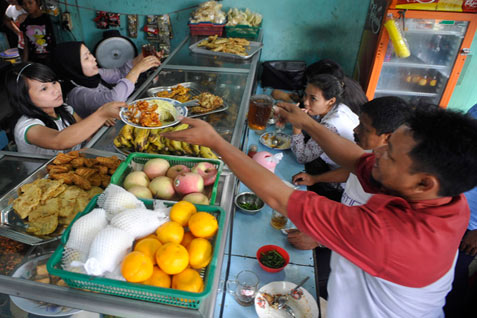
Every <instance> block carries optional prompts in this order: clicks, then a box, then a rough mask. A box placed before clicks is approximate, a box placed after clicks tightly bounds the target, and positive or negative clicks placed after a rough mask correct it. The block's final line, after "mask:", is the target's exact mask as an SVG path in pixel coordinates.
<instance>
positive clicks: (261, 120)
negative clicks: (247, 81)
mask: <svg viewBox="0 0 477 318" xmlns="http://www.w3.org/2000/svg"><path fill="white" fill-rule="evenodd" d="M272 107H273V98H271V97H270V96H268V95H253V96H252V97H250V107H249V109H248V127H250V129H253V130H255V132H256V133H261V132H263V131H264V130H265V128H267V121H268V119H269V118H270V114H271V112H272Z"/></svg>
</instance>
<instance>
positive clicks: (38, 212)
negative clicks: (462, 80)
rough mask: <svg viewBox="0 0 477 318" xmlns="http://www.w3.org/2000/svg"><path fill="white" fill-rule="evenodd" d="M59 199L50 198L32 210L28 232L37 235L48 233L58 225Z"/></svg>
mask: <svg viewBox="0 0 477 318" xmlns="http://www.w3.org/2000/svg"><path fill="white" fill-rule="evenodd" d="M58 204H59V202H58V200H49V201H48V202H47V204H45V205H40V206H38V207H36V208H35V209H34V210H33V211H31V213H30V215H29V216H28V225H29V226H28V228H27V232H29V233H33V234H35V235H48V234H51V233H53V232H54V231H55V230H56V228H57V226H58Z"/></svg>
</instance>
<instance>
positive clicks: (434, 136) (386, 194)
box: [163, 105, 477, 317]
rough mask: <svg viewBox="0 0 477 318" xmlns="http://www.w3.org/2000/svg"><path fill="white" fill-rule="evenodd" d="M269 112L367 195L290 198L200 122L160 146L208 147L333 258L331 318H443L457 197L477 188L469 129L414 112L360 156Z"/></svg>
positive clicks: (463, 214)
mask: <svg viewBox="0 0 477 318" xmlns="http://www.w3.org/2000/svg"><path fill="white" fill-rule="evenodd" d="M277 111H278V113H279V116H280V117H281V118H282V119H284V120H286V121H288V122H291V123H292V124H293V126H295V127H298V128H300V129H304V130H306V131H307V132H308V133H309V135H310V136H311V138H313V139H314V140H315V141H317V143H318V144H319V145H320V146H321V147H322V149H323V150H324V151H325V152H326V153H327V155H328V156H329V157H330V158H331V159H332V160H334V161H335V162H337V163H338V164H339V165H340V166H342V167H345V168H347V169H349V170H350V171H352V172H354V173H355V174H356V175H357V176H358V178H359V181H360V183H361V185H362V186H363V188H364V190H365V191H366V192H368V193H375V195H373V196H372V197H371V198H370V199H369V201H368V202H367V203H366V204H365V205H361V206H345V205H342V204H341V203H337V202H334V201H331V200H328V199H327V198H325V197H322V196H319V195H317V194H316V193H312V192H309V191H297V190H293V189H291V188H289V187H288V186H286V185H285V184H284V183H283V182H279V178H278V177H277V176H275V175H274V174H272V173H271V172H269V171H268V170H266V169H264V168H262V167H261V166H260V165H258V164H256V163H255V162H254V161H253V160H251V159H250V158H249V157H248V156H247V155H245V154H244V153H243V152H241V151H240V150H238V149H237V148H235V147H233V146H232V145H230V144H229V143H227V142H226V141H225V140H223V139H222V138H221V137H220V136H219V135H218V134H217V133H216V132H215V131H214V129H213V128H212V127H211V126H210V125H208V124H207V123H205V122H203V121H200V120H193V119H187V118H185V119H184V120H183V123H187V124H189V125H190V128H189V129H187V130H183V131H180V132H174V133H165V134H163V136H165V137H167V138H172V139H177V140H182V141H186V142H189V143H192V144H202V145H205V146H209V147H211V148H212V149H213V150H214V151H215V152H217V153H218V154H219V155H220V156H221V157H222V159H223V160H224V161H225V162H226V164H227V165H228V166H229V168H230V169H231V170H232V171H233V172H234V174H235V175H236V176H237V177H238V178H239V179H240V180H241V181H242V182H243V183H244V184H245V185H246V186H247V187H249V188H250V189H251V190H252V191H254V192H255V193H256V194H257V195H258V196H259V197H260V198H262V199H263V200H264V201H265V202H266V203H267V204H268V205H269V206H270V207H271V208H272V209H274V210H276V211H279V212H280V213H282V214H283V215H285V216H288V217H289V218H290V220H291V221H292V222H293V223H294V224H295V225H296V227H297V228H298V229H299V230H300V231H302V232H305V233H306V234H308V235H310V236H311V237H313V238H314V239H315V240H316V241H318V242H320V243H321V244H323V245H326V246H328V247H329V248H330V249H331V250H333V251H335V252H336V257H335V259H334V260H333V258H332V262H335V265H336V266H335V268H337V270H336V272H335V273H332V277H330V281H331V282H330V284H331V286H332V288H331V290H330V291H329V303H328V316H329V317H443V311H442V306H443V305H444V301H445V295H446V294H447V292H448V291H449V290H450V287H451V283H452V278H453V268H454V266H455V259H456V255H457V250H458V246H459V243H460V240H461V237H462V235H463V234H464V232H465V229H466V227H467V223H468V220H469V208H468V205H467V201H466V200H465V197H464V196H463V195H462V194H461V193H462V192H465V191H467V190H469V189H471V188H473V187H474V186H475V185H477V145H476V144H475V140H477V121H475V120H473V119H471V118H469V117H465V116H463V115H460V114H457V113H454V112H450V111H445V110H436V111H426V112H416V114H415V116H413V118H411V119H410V120H409V123H408V124H407V125H403V126H401V127H400V128H398V129H397V130H396V131H395V132H394V133H393V134H392V135H391V137H390V139H389V142H388V144H387V145H384V146H382V147H379V148H377V149H375V150H374V153H373V154H367V153H365V152H364V151H363V149H361V148H360V147H359V146H357V145H356V144H354V143H353V142H351V141H349V140H347V139H344V138H342V137H340V136H338V135H336V134H335V133H333V132H331V131H330V130H328V129H327V128H326V127H324V126H321V125H320V124H319V123H317V122H316V121H314V120H313V119H312V118H311V117H309V116H308V115H307V114H305V113H304V112H303V111H302V110H300V109H299V108H298V107H295V106H294V105H281V106H280V108H278V109H277ZM333 274H334V276H333Z"/></svg>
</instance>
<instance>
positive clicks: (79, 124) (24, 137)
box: [6, 63, 126, 155]
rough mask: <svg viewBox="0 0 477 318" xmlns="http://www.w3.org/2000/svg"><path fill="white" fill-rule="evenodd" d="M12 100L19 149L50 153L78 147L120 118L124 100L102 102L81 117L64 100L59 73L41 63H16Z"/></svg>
mask: <svg viewBox="0 0 477 318" xmlns="http://www.w3.org/2000/svg"><path fill="white" fill-rule="evenodd" d="M6 85H7V91H8V93H9V99H10V104H11V105H12V107H13V108H14V109H15V111H16V113H17V116H18V117H19V119H18V121H17V122H16V124H15V128H14V137H15V143H16V145H17V148H18V151H19V152H27V153H36V154H50V155H55V154H57V153H58V152H63V151H71V150H77V149H79V148H80V147H81V143H82V142H83V141H85V140H86V139H88V138H89V137H91V136H92V135H93V134H94V133H95V132H96V131H97V130H98V129H99V128H101V126H103V125H104V124H105V122H106V121H108V120H110V119H115V118H119V111H120V108H121V107H124V106H126V104H125V103H124V102H111V103H107V104H104V105H103V106H101V107H100V108H99V109H98V110H97V111H96V112H94V113H93V114H91V116H89V117H87V118H85V119H84V120H82V119H81V117H79V116H78V115H77V114H76V113H74V111H73V108H72V107H71V106H69V105H66V104H65V103H64V102H63V95H62V92H61V86H60V84H59V82H58V81H57V77H56V74H55V73H54V72H53V71H52V70H51V69H50V68H49V67H47V66H45V65H43V64H40V63H21V64H19V65H16V66H15V67H14V68H13V69H12V70H11V71H10V72H9V73H8V74H7V77H6Z"/></svg>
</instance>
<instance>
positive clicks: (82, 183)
mask: <svg viewBox="0 0 477 318" xmlns="http://www.w3.org/2000/svg"><path fill="white" fill-rule="evenodd" d="M73 183H74V184H76V185H77V186H78V187H80V188H81V189H83V190H86V191H88V190H90V189H91V183H90V182H89V181H88V180H87V179H86V178H83V177H82V176H79V175H77V174H76V173H73Z"/></svg>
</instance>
